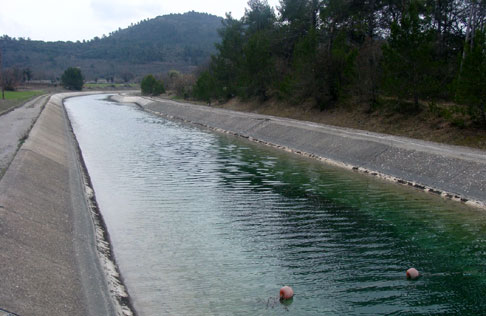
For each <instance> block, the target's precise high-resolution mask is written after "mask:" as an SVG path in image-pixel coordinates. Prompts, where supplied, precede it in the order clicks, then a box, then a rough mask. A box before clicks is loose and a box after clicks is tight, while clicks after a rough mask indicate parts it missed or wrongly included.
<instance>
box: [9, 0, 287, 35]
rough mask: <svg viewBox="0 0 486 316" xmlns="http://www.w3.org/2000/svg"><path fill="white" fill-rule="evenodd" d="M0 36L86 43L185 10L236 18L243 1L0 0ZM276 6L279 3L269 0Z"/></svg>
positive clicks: (244, 1)
mask: <svg viewBox="0 0 486 316" xmlns="http://www.w3.org/2000/svg"><path fill="white" fill-rule="evenodd" d="M1 2H2V4H1V5H0V35H4V34H6V35H8V36H10V37H24V38H31V39H33V40H44V41H57V40H62V41H68V40H70V41H77V40H80V41H82V40H89V39H92V38H93V37H95V36H100V37H101V36H102V35H103V34H108V33H110V32H112V31H115V30H117V29H118V28H119V27H121V28H125V27H127V26H129V25H130V24H131V23H136V22H138V21H140V20H143V19H146V18H154V17H156V16H159V15H165V14H169V13H184V12H187V11H192V10H194V11H196V12H207V13H211V14H214V15H218V16H224V14H225V13H226V12H231V13H232V15H233V17H237V18H240V17H241V16H242V15H243V13H244V12H245V7H246V4H247V0H202V1H197V0H1ZM268 3H269V4H270V5H271V6H273V7H276V6H277V5H278V3H279V0H269V1H268Z"/></svg>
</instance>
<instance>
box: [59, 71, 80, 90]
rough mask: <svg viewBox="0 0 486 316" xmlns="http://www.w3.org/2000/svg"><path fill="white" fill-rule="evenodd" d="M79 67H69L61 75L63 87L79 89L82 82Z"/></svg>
mask: <svg viewBox="0 0 486 316" xmlns="http://www.w3.org/2000/svg"><path fill="white" fill-rule="evenodd" d="M83 81H84V78H83V74H82V73H81V69H79V68H74V67H69V68H68V69H66V70H65V71H64V73H63V74H62V76H61V84H62V85H63V87H64V88H65V89H68V90H77V91H81V90H82V89H83V84H84V82H83Z"/></svg>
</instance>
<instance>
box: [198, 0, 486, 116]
mask: <svg viewBox="0 0 486 316" xmlns="http://www.w3.org/2000/svg"><path fill="white" fill-rule="evenodd" d="M485 22H486V1H484V0H359V1H358V0H346V1H343V0H281V1H280V6H278V7H277V8H276V10H274V9H273V8H271V7H269V5H268V3H267V1H262V0H250V1H249V2H248V8H247V10H246V12H245V15H244V16H243V17H242V18H241V19H234V18H233V17H232V16H231V15H227V16H226V18H225V19H224V21H223V27H222V28H221V29H220V30H219V34H220V36H221V42H220V43H219V44H217V45H216V47H217V52H216V54H215V55H214V56H212V60H211V63H210V64H209V66H208V67H207V69H206V70H205V71H203V72H201V73H200V74H199V76H198V79H197V83H196V85H195V87H194V90H193V93H194V95H195V96H196V97H198V98H200V99H204V100H206V101H209V102H210V100H211V99H213V100H214V99H216V100H228V99H230V98H233V97H235V96H236V97H240V98H242V99H255V98H258V99H260V100H262V101H264V100H268V99H270V98H272V99H273V98H277V99H280V100H286V101H287V102H288V101H289V100H290V102H291V103H293V104H302V102H312V103H313V104H314V106H315V107H318V108H320V109H321V110H324V109H326V108H329V107H335V106H339V105H341V104H343V103H346V102H349V101H350V100H351V101H352V102H361V103H363V102H364V103H366V104H368V106H369V109H370V111H372V110H373V108H374V107H376V106H377V105H379V104H380V102H383V101H384V100H394V102H395V103H396V104H398V105H399V110H400V111H409V112H410V113H413V112H414V111H417V110H418V109H419V108H420V103H421V102H423V101H427V102H430V103H429V104H430V105H433V104H435V103H433V102H450V101H454V102H460V103H463V104H466V105H467V106H468V107H466V109H467V111H468V112H469V114H470V115H471V117H473V118H475V120H476V121H477V122H478V124H483V126H486V116H485V106H486V38H485V31H486V29H485V27H486V23H485Z"/></svg>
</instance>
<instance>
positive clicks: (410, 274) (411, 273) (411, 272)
mask: <svg viewBox="0 0 486 316" xmlns="http://www.w3.org/2000/svg"><path fill="white" fill-rule="evenodd" d="M419 276H420V273H419V272H418V270H417V269H415V268H410V269H408V270H407V279H410V280H415V279H417V278H418V277H419Z"/></svg>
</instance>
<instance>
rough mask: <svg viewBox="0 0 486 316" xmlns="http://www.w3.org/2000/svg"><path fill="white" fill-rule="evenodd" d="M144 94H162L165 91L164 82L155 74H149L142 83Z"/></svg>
mask: <svg viewBox="0 0 486 316" xmlns="http://www.w3.org/2000/svg"><path fill="white" fill-rule="evenodd" d="M140 87H141V89H142V94H143V95H161V94H162V93H165V88H164V83H163V82H162V80H157V79H155V77H154V76H153V75H147V76H145V77H144V78H143V79H142V83H141V84H140Z"/></svg>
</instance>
